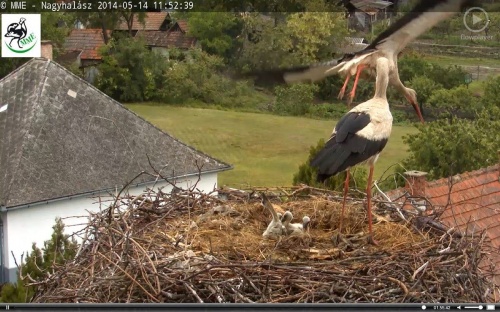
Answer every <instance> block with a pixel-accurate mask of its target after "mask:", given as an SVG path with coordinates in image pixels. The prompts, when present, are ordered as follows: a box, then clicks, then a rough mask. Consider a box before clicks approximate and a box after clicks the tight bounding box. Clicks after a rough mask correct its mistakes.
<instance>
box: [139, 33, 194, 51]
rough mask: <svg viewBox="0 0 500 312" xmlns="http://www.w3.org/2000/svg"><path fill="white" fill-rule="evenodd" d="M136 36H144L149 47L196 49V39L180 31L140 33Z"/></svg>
mask: <svg viewBox="0 0 500 312" xmlns="http://www.w3.org/2000/svg"><path fill="white" fill-rule="evenodd" d="M136 36H142V37H143V38H144V40H146V44H147V45H148V46H153V47H165V48H174V47H175V48H180V49H189V48H192V47H194V45H195V43H196V39H195V38H193V37H189V36H187V35H185V34H184V33H182V32H180V31H173V32H171V31H159V30H149V31H139V32H137V35H136Z"/></svg>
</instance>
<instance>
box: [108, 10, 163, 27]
mask: <svg viewBox="0 0 500 312" xmlns="http://www.w3.org/2000/svg"><path fill="white" fill-rule="evenodd" d="M168 15H169V14H168V12H147V13H146V16H145V17H144V24H143V23H141V22H140V21H139V16H138V15H137V14H134V20H133V23H132V30H160V28H161V25H162V24H163V22H164V21H165V19H166V18H167V16H168ZM115 30H128V25H127V21H122V22H121V23H120V24H119V25H118V26H117V27H116V28H115Z"/></svg>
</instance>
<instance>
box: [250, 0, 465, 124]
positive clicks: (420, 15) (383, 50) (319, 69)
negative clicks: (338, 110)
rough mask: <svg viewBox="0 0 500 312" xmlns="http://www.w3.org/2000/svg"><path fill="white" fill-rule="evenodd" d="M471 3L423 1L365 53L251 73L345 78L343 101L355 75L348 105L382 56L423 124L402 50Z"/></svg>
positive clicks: (289, 77) (393, 81) (290, 77)
mask: <svg viewBox="0 0 500 312" xmlns="http://www.w3.org/2000/svg"><path fill="white" fill-rule="evenodd" d="M471 1H472V0H432V1H431V0H423V1H420V2H419V3H418V4H417V5H416V6H415V8H413V10H412V11H411V12H409V13H407V14H406V15H404V16H403V17H402V18H401V19H399V20H398V21H397V22H396V23H394V24H392V25H391V26H390V27H389V28H387V29H386V30H385V31H384V32H382V33H381V34H380V35H379V36H378V37H377V38H376V39H375V40H374V41H373V42H372V43H371V44H369V45H368V46H367V47H366V48H364V49H363V50H361V51H359V52H356V53H352V54H345V55H344V56H343V57H342V58H340V59H338V60H331V61H328V62H324V63H319V64H313V65H306V66H299V67H293V68H288V69H280V70H271V71H267V72H259V73H253V74H252V73H251V74H249V75H257V76H260V77H264V76H266V75H267V76H268V77H267V78H271V79H273V80H278V81H284V82H286V83H297V82H314V81H318V80H321V79H324V78H326V77H328V76H331V75H334V74H341V75H345V76H346V80H345V82H344V85H343V87H342V89H341V91H340V93H339V98H342V97H343V95H344V92H345V90H346V87H347V83H348V82H349V80H350V78H351V76H353V75H356V78H355V80H354V86H353V88H352V91H351V93H350V98H349V103H350V102H351V101H352V100H353V99H354V96H355V93H356V86H357V84H358V80H359V76H360V74H361V72H362V71H363V70H364V69H368V73H369V74H370V75H371V76H375V71H374V70H375V67H376V63H377V59H378V58H379V57H385V58H387V59H388V60H389V62H390V63H391V67H390V68H391V69H390V71H389V84H391V85H392V86H394V87H395V88H396V89H397V90H398V91H399V92H401V93H402V94H403V95H404V96H405V98H406V99H407V100H408V101H409V102H410V103H411V105H412V106H413V108H414V109H415V111H416V112H417V115H418V117H419V118H420V121H421V122H424V119H423V117H422V113H421V112H420V108H419V106H418V103H417V96H416V92H415V90H413V89H411V88H407V87H406V86H404V84H403V83H402V82H401V79H400V78H399V72H398V66H397V60H398V55H399V54H400V53H401V51H402V50H403V49H404V48H405V47H406V46H407V45H408V44H409V43H410V42H411V41H413V40H414V39H415V38H417V37H418V36H420V35H421V34H422V33H424V32H426V31H427V30H429V29H430V28H432V27H433V26H435V25H436V24H438V23H439V22H441V21H443V20H445V19H447V18H449V17H451V16H453V15H454V14H456V13H458V12H459V11H460V10H461V9H462V8H463V7H464V6H465V5H466V4H467V3H469V2H471Z"/></svg>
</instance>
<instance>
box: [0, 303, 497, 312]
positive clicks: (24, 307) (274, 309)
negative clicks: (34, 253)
mask: <svg viewBox="0 0 500 312" xmlns="http://www.w3.org/2000/svg"><path fill="white" fill-rule="evenodd" d="M169 309H174V310H175V311H177V310H184V311H186V310H187V311H210V310H213V311H242V310H247V311H249V310H252V311H254V310H261V311H269V312H278V311H281V310H283V311H284V310H287V311H293V310H296V311H313V310H314V311H334V310H338V311H390V310H392V311H423V310H431V311H436V310H437V311H449V310H455V311H456V310H467V311H470V310H487V311H494V310H495V309H496V305H495V304H488V303H479V304H477V303H475V304H467V303H453V304H449V303H431V304H427V303H408V304H365V303H360V304H347V303H346V304H343V303H342V304H340V303H339V304H335V303H331V304H329V303H328V304H327V303H325V304H323V303H314V304H302V303H296V304H293V303H290V304H288V303H287V304H279V303H273V304H268V303H262V304H260V303H254V304H235V303H222V304H219V303H218V304H210V303H199V304H192V303H188V304H168V303H165V304H160V303H159V304H141V303H128V304H126V303H125V304H111V303H109V304H85V303H81V304H78V303H76V304H47V303H40V304H34V303H33V304H31V303H9V304H4V303H3V304H0V310H9V311H10V310H13V311H28V310H31V311H33V310H38V311H96V310H99V311H104V310H116V311H139V310H144V311H148V310H151V311H154V310H163V311H167V310H169ZM499 310H500V305H499Z"/></svg>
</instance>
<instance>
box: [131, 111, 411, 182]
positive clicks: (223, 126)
mask: <svg viewBox="0 0 500 312" xmlns="http://www.w3.org/2000/svg"><path fill="white" fill-rule="evenodd" d="M127 107H128V108H130V109H131V110H132V111H134V112H135V113H137V114H139V115H140V116H142V117H143V118H145V119H146V120H148V121H150V122H151V123H153V124H154V125H156V126H157V127H159V128H161V129H162V130H164V131H166V132H168V133H169V134H171V135H173V136H175V137H176V138H178V139H180V140H181V141H183V142H184V143H186V144H189V145H191V146H193V147H195V148H197V149H199V150H201V151H203V152H205V153H207V154H209V155H211V156H213V157H215V158H217V159H220V160H222V161H225V162H227V163H230V164H232V165H233V166H234V169H233V170H230V171H226V172H223V173H222V174H220V175H219V183H220V185H229V186H233V187H245V186H285V185H291V184H292V176H293V174H294V173H295V172H296V171H297V169H298V166H299V165H300V164H301V163H303V162H304V161H305V160H306V158H307V156H308V154H309V147H310V146H311V145H315V144H316V143H317V141H318V140H319V139H320V138H325V139H326V138H328V136H329V135H330V133H331V131H332V129H333V126H334V125H335V121H334V120H314V119H309V118H299V117H282V116H275V115H268V114H256V113H242V112H234V111H220V110H213V109H199V108H184V107H172V106H159V105H144V104H130V105H127ZM416 131H417V130H416V129H415V128H414V127H413V126H406V127H404V126H395V127H394V128H393V135H392V137H391V139H390V140H389V143H388V145H387V147H386V149H385V150H384V152H383V153H382V155H381V157H380V158H379V161H378V163H377V167H376V171H375V177H378V176H379V175H380V174H382V173H383V171H385V169H387V168H388V167H389V166H390V165H392V164H394V163H396V162H398V161H400V160H402V159H403V158H404V157H405V156H406V154H407V152H406V147H405V145H404V144H403V141H402V136H403V135H405V134H407V133H413V132H416Z"/></svg>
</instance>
